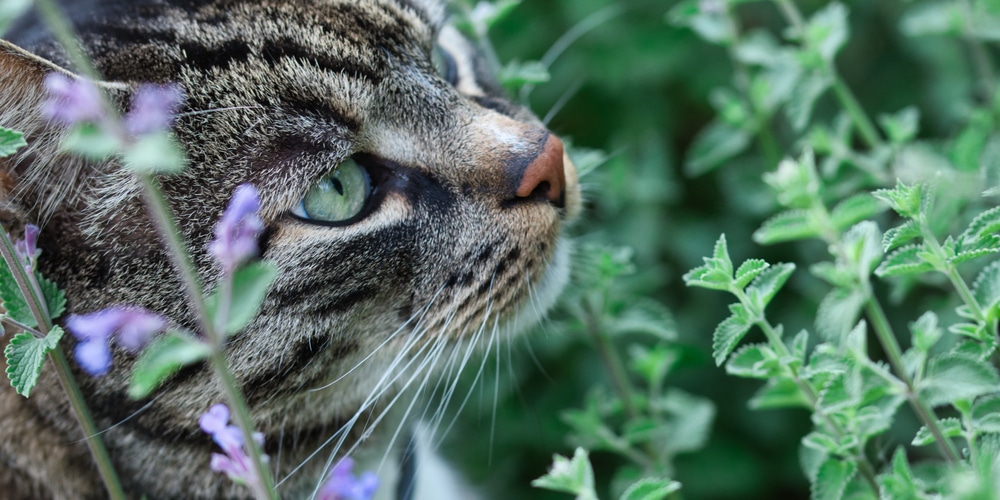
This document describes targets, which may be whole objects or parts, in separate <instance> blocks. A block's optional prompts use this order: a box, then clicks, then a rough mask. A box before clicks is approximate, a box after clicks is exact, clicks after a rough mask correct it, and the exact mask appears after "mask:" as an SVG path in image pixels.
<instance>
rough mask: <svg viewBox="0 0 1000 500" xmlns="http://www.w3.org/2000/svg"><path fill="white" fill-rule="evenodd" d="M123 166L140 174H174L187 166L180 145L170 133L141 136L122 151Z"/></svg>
mask: <svg viewBox="0 0 1000 500" xmlns="http://www.w3.org/2000/svg"><path fill="white" fill-rule="evenodd" d="M122 160H123V161H124V162H125V165H126V166H127V167H128V168H129V169H130V170H132V171H133V172H136V173H141V174H176V173H178V172H180V171H181V170H184V167H185V166H186V165H187V159H186V158H185V157H184V152H183V150H181V147H180V145H179V144H178V143H177V140H176V139H175V138H174V136H173V134H171V133H170V132H157V133H155V134H149V135H144V136H142V137H141V138H140V139H139V140H138V141H136V142H135V143H134V144H131V145H129V146H128V147H127V148H126V149H125V150H124V151H122Z"/></svg>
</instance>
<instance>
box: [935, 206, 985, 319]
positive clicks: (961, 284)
mask: <svg viewBox="0 0 1000 500" xmlns="http://www.w3.org/2000/svg"><path fill="white" fill-rule="evenodd" d="M919 223H920V234H921V236H923V238H924V241H925V242H926V243H927V245H928V246H930V248H931V253H933V254H934V257H936V259H937V261H938V262H939V263H940V265H935V266H934V267H935V268H936V269H937V270H938V271H939V272H941V274H944V275H945V276H947V277H948V281H950V282H951V285H952V286H953V287H954V288H955V291H956V292H958V295H959V296H960V297H962V301H963V302H965V305H967V306H969V310H970V311H971V312H972V315H973V316H975V317H976V320H977V321H980V322H985V321H986V313H985V312H983V308H982V307H981V306H980V305H979V301H978V300H976V296H975V295H973V294H972V290H969V286H968V285H966V284H965V280H964V279H962V275H960V274H959V273H958V269H957V268H956V267H955V265H954V264H952V263H950V262H948V255H947V253H946V252H945V251H944V248H942V247H941V244H940V243H939V242H938V240H937V237H936V236H934V232H933V231H931V228H930V226H929V225H928V224H927V221H926V220H924V217H921V218H920V221H919Z"/></svg>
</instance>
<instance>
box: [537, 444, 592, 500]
mask: <svg viewBox="0 0 1000 500" xmlns="http://www.w3.org/2000/svg"><path fill="white" fill-rule="evenodd" d="M531 485H532V486H534V487H536V488H544V489H547V490H552V491H561V492H565V493H572V494H574V495H577V498H578V500H597V495H596V494H595V493H594V470H593V468H592V467H591V466H590V458H589V457H588V456H587V451H586V450H584V449H583V448H577V449H576V451H575V452H574V453H573V458H572V460H571V459H568V458H566V457H563V456H561V455H553V456H552V468H551V469H549V473H548V474H546V475H544V476H542V477H540V478H538V479H535V480H534V481H532V482H531Z"/></svg>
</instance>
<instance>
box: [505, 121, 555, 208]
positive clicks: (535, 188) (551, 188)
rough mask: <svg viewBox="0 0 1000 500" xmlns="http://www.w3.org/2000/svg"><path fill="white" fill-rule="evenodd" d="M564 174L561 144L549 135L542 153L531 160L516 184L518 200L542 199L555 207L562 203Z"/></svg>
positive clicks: (553, 136)
mask: <svg viewBox="0 0 1000 500" xmlns="http://www.w3.org/2000/svg"><path fill="white" fill-rule="evenodd" d="M565 186H566V172H565V171H564V169H563V143H562V141H560V140H559V138H558V137H556V136H555V135H552V134H549V135H548V137H547V138H546V140H545V145H544V146H542V152H541V153H539V154H538V156H536V157H535V159H533V160H531V163H529V164H528V166H527V168H525V169H524V173H523V174H522V175H521V182H520V183H519V184H518V187H517V191H516V193H515V194H516V195H517V197H518V198H534V197H543V198H545V199H547V200H549V201H550V202H552V203H553V204H555V205H556V206H560V207H561V206H562V205H563V203H564V189H565Z"/></svg>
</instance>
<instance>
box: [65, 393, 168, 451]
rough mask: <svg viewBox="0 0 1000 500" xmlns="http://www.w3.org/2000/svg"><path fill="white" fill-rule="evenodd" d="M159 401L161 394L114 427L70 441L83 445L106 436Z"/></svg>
mask: <svg viewBox="0 0 1000 500" xmlns="http://www.w3.org/2000/svg"><path fill="white" fill-rule="evenodd" d="M161 394H162V393H161ZM157 399H160V394H157V395H156V396H155V397H153V398H152V399H150V400H149V402H148V403H146V404H144V405H142V407H140V408H139V409H138V410H136V411H134V412H132V414H131V415H129V416H127V417H125V418H123V419H121V420H119V421H118V422H116V423H114V424H113V425H110V426H108V427H106V428H104V429H101V430H99V431H97V433H96V434H93V435H91V436H87V437H85V438H83V439H77V440H76V441H70V443H73V444H75V443H82V442H84V441H86V440H88V439H92V438H94V437H96V436H100V435H101V434H104V433H105V432H108V431H110V430H112V429H114V428H116V427H118V426H119V425H122V424H124V423H125V422H128V421H129V420H132V419H133V418H135V417H137V416H139V414H141V413H142V412H144V411H146V410H148V409H149V408H150V407H152V406H153V403H155V402H156V400H157Z"/></svg>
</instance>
